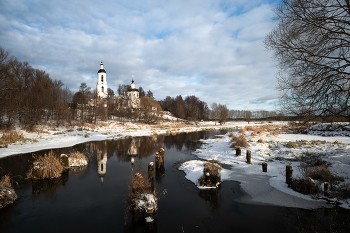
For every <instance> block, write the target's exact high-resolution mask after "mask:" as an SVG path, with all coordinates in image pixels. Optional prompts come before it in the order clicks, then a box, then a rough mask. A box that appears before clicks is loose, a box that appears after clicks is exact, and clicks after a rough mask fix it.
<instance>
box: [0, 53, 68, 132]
mask: <svg viewBox="0 0 350 233" xmlns="http://www.w3.org/2000/svg"><path fill="white" fill-rule="evenodd" d="M71 97H72V94H71V92H70V91H69V89H68V88H63V83H62V82H61V81H57V80H51V78H50V77H49V74H48V73H46V72H45V71H43V70H39V69H34V68H33V67H31V66H30V65H29V64H28V63H27V62H19V61H18V60H17V59H15V58H14V57H11V56H10V54H9V52H7V51H5V50H4V49H3V48H2V47H0V105H1V108H0V126H6V127H11V126H12V125H13V124H14V123H15V122H18V123H20V124H21V125H25V126H26V127H29V128H32V127H33V126H34V125H36V124H38V123H40V122H42V121H49V120H52V121H55V122H56V123H57V124H60V123H62V122H63V121H67V120H69V118H70V114H69V109H68V107H67V106H68V103H70V101H71Z"/></svg>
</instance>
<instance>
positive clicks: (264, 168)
mask: <svg viewBox="0 0 350 233" xmlns="http://www.w3.org/2000/svg"><path fill="white" fill-rule="evenodd" d="M262 171H263V172H267V163H262Z"/></svg>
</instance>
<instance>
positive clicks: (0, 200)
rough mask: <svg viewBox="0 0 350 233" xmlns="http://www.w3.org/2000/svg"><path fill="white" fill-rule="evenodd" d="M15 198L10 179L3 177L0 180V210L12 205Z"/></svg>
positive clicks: (6, 176)
mask: <svg viewBox="0 0 350 233" xmlns="http://www.w3.org/2000/svg"><path fill="white" fill-rule="evenodd" d="M17 198H18V196H17V195H16V192H15V190H14V189H13V188H12V185H11V179H10V177H9V176H8V175H5V176H3V177H2V178H1V180H0V210H1V208H4V207H5V206H7V205H9V204H12V203H14V202H15V200H17Z"/></svg>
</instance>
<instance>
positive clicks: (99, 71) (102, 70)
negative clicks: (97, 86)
mask: <svg viewBox="0 0 350 233" xmlns="http://www.w3.org/2000/svg"><path fill="white" fill-rule="evenodd" d="M97 73H98V74H99V73H106V71H105V70H104V69H99V70H98V72H97Z"/></svg>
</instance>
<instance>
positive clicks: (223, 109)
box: [219, 104, 229, 124]
mask: <svg viewBox="0 0 350 233" xmlns="http://www.w3.org/2000/svg"><path fill="white" fill-rule="evenodd" d="M228 112H229V110H228V108H227V106H226V105H221V104H219V118H220V121H219V123H220V124H224V123H225V122H226V120H227V118H228Z"/></svg>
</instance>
